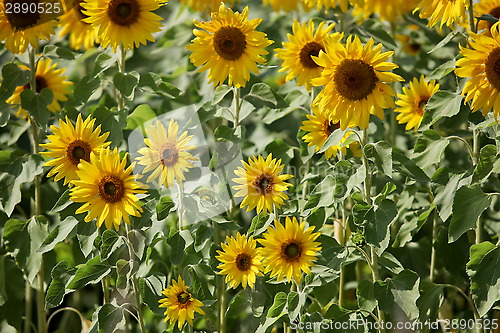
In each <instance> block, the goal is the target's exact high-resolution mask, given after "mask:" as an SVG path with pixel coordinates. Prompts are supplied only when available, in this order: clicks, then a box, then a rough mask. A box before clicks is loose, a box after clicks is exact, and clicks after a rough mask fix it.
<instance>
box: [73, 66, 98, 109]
mask: <svg viewBox="0 0 500 333" xmlns="http://www.w3.org/2000/svg"><path fill="white" fill-rule="evenodd" d="M100 86H101V80H100V79H99V78H98V77H96V76H95V75H92V74H88V75H85V76H84V77H83V78H82V79H81V80H80V81H78V83H77V84H75V89H74V90H73V94H71V96H70V97H69V98H68V101H67V102H66V104H65V107H66V108H70V107H78V106H80V105H82V104H83V103H86V102H87V101H88V100H89V99H90V96H92V94H93V93H94V92H95V91H96V90H97V89H98V88H99V87H100Z"/></svg>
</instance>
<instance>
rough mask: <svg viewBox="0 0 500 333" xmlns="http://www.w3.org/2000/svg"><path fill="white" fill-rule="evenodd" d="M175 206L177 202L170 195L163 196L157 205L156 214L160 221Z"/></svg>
mask: <svg viewBox="0 0 500 333" xmlns="http://www.w3.org/2000/svg"><path fill="white" fill-rule="evenodd" d="M174 207H175V203H174V202H173V201H172V199H171V198H170V197H168V196H165V197H162V198H161V199H160V202H159V203H158V204H157V205H156V216H157V219H158V221H161V220H164V219H166V218H167V216H168V215H169V214H170V212H171V211H172V209H173V208H174Z"/></svg>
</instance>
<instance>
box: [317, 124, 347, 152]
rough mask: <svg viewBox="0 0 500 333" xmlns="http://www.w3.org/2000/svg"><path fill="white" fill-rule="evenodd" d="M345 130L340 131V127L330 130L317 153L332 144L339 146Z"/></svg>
mask: <svg viewBox="0 0 500 333" xmlns="http://www.w3.org/2000/svg"><path fill="white" fill-rule="evenodd" d="M345 132H346V131H342V130H341V129H340V128H337V129H336V130H335V131H333V132H332V134H330V135H329V136H328V139H326V141H325V143H323V146H321V148H320V149H319V150H318V153H324V152H325V151H327V150H328V148H330V147H332V146H339V145H340V141H341V140H342V138H343V137H344V135H345Z"/></svg>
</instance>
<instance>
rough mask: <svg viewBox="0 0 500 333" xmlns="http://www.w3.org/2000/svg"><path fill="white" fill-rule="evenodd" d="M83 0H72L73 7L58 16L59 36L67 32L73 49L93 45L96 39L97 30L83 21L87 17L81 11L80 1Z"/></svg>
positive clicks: (89, 47) (88, 47)
mask: <svg viewBox="0 0 500 333" xmlns="http://www.w3.org/2000/svg"><path fill="white" fill-rule="evenodd" d="M83 1H84V0H74V1H73V7H72V8H71V9H70V10H68V11H67V12H66V13H65V14H64V15H62V16H61V17H60V21H61V22H60V24H59V25H60V26H61V27H62V29H61V31H60V32H59V36H61V37H62V36H65V35H68V34H69V46H70V47H71V48H73V49H75V50H79V49H81V48H84V49H85V50H88V49H91V48H93V47H94V45H95V42H96V40H97V32H96V30H95V29H94V28H93V27H92V25H90V24H89V23H86V22H84V21H83V19H86V18H88V16H87V15H85V14H84V13H83V7H82V5H81V4H82V2H83Z"/></svg>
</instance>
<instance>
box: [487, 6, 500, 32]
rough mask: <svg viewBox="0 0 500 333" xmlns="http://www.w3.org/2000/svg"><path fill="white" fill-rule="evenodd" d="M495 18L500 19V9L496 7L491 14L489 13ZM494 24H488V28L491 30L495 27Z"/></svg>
mask: <svg viewBox="0 0 500 333" xmlns="http://www.w3.org/2000/svg"><path fill="white" fill-rule="evenodd" d="M488 14H490V15H491V16H493V17H496V18H497V19H498V18H500V7H495V8H493V9H492V10H490V12H489V13H488ZM493 24H495V23H493V22H488V26H489V27H490V28H491V27H492V26H493Z"/></svg>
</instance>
